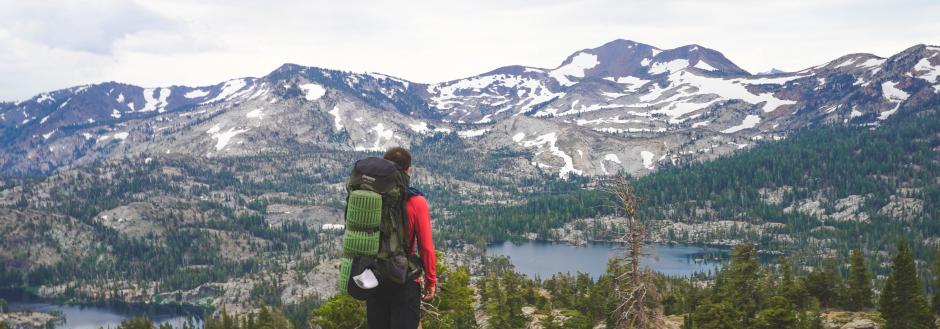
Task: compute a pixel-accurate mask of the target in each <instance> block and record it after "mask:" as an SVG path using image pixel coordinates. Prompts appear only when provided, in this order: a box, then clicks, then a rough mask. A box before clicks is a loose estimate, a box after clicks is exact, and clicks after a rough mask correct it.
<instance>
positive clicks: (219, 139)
mask: <svg viewBox="0 0 940 329" xmlns="http://www.w3.org/2000/svg"><path fill="white" fill-rule="evenodd" d="M213 130H214V132H210V134H212V139H215V140H216V142H215V150H216V151H221V150H222V149H224V148H225V146H226V145H228V143H229V141H231V140H232V137H235V136H236V135H238V134H241V133H244V132H247V131H248V128H245V129H235V128H234V127H233V128H229V129H228V130H226V131H225V132H219V129H218V125H216V126H215V127H212V129H210V130H209V131H213Z"/></svg>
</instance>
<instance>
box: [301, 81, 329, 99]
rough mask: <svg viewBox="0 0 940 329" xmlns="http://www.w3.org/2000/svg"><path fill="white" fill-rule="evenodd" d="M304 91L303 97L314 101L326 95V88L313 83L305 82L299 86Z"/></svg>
mask: <svg viewBox="0 0 940 329" xmlns="http://www.w3.org/2000/svg"><path fill="white" fill-rule="evenodd" d="M299 87H300V89H301V90H303V91H304V99H306V100H308V101H315V100H318V99H320V97H323V95H326V89H324V88H323V86H320V85H318V84H315V83H307V84H302V85H300V86H299Z"/></svg>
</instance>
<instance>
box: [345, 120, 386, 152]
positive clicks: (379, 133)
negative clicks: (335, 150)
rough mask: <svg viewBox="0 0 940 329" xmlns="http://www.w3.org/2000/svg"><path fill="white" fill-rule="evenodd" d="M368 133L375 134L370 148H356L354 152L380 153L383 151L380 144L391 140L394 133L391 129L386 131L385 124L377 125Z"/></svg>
mask: <svg viewBox="0 0 940 329" xmlns="http://www.w3.org/2000/svg"><path fill="white" fill-rule="evenodd" d="M369 133H373V134H375V142H374V143H373V144H372V146H371V147H364V146H356V147H355V150H356V151H373V152H380V151H382V150H383V148H382V143H383V142H387V141H389V140H391V139H392V138H393V137H395V131H394V130H392V129H386V128H385V124H382V123H379V124H376V125H375V127H372V129H370V130H369Z"/></svg>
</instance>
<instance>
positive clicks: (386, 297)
mask: <svg viewBox="0 0 940 329" xmlns="http://www.w3.org/2000/svg"><path fill="white" fill-rule="evenodd" d="M376 289H379V290H378V291H376V294H375V296H373V297H372V298H370V299H369V300H368V301H366V318H367V319H368V320H369V329H415V328H418V321H419V320H420V311H421V286H420V285H418V283H417V282H414V281H411V280H408V282H406V283H405V284H404V285H396V284H387V285H379V287H378V288H376Z"/></svg>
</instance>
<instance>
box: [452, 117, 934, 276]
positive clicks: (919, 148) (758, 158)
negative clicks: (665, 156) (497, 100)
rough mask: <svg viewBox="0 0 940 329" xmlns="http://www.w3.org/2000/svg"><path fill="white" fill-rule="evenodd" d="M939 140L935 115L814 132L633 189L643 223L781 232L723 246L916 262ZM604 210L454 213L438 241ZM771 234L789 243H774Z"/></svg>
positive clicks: (548, 206) (593, 195)
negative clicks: (721, 224)
mask: <svg viewBox="0 0 940 329" xmlns="http://www.w3.org/2000/svg"><path fill="white" fill-rule="evenodd" d="M938 132H940V113H938V108H936V107H933V108H927V109H923V110H921V111H912V112H906V113H902V114H899V115H897V116H896V117H892V118H891V119H890V120H888V121H886V122H884V124H883V125H882V126H880V127H878V128H877V129H869V128H868V127H848V126H825V125H821V126H817V127H813V128H811V129H806V130H802V131H798V132H795V133H793V134H792V135H791V136H790V137H788V138H787V139H786V140H783V141H779V142H774V143H766V144H763V145H760V146H758V147H754V148H751V149H748V150H743V151H740V152H737V153H735V154H732V155H729V156H723V157H720V158H718V159H715V160H713V161H707V162H702V163H695V164H691V165H685V166H677V167H666V168H663V169H660V170H658V171H656V172H654V173H652V174H650V175H647V176H644V177H641V178H639V179H637V180H636V182H635V185H636V189H637V191H638V193H639V194H640V195H641V196H642V197H643V199H644V202H643V203H642V206H641V211H640V213H641V217H642V219H644V220H673V221H682V222H689V223H696V222H715V221H719V220H733V221H738V222H742V223H752V224H754V223H765V222H773V223H780V224H785V226H784V225H776V226H771V228H770V229H767V230H765V231H763V232H762V233H760V234H755V233H753V232H748V231H743V230H742V231H739V232H737V233H726V234H728V236H725V237H724V238H727V239H747V240H751V241H753V242H756V243H758V244H759V245H760V246H761V247H762V248H773V249H782V250H790V251H792V252H796V253H799V252H800V251H806V252H808V253H807V254H808V255H819V254H820V250H830V251H831V252H832V254H833V255H838V256H840V257H847V256H848V252H849V251H850V250H851V249H853V248H862V249H863V250H867V251H869V252H874V251H879V250H884V251H890V250H891V248H892V247H893V246H894V245H896V243H897V241H898V239H900V238H902V237H906V238H908V239H909V240H910V241H913V242H914V243H912V247H913V249H914V252H915V255H917V256H918V259H922V260H927V259H930V258H931V257H932V253H933V247H932V246H930V245H932V244H933V242H935V241H936V239H937V238H938V237H940V181H938V179H940V134H938ZM851 201H855V202H851ZM609 204H610V199H609V198H608V197H607V196H606V195H605V194H604V192H602V191H601V190H598V189H585V190H579V189H572V190H566V191H559V192H558V193H553V194H546V195H536V196H533V197H531V198H530V199H529V200H528V202H527V203H525V204H521V205H511V206H504V205H495V206H477V205H473V206H464V207H458V209H457V211H456V212H455V215H454V216H452V217H451V218H449V219H448V220H447V221H446V222H445V225H444V226H445V232H447V233H445V234H446V236H448V237H458V236H459V237H463V238H464V239H467V240H470V241H473V240H479V239H482V240H486V241H490V242H492V241H499V240H507V239H514V238H519V237H520V236H521V235H522V234H523V233H528V232H532V233H537V234H539V236H540V237H552V232H551V229H553V228H558V227H561V226H562V225H564V224H565V223H567V222H569V221H571V220H572V219H575V218H583V217H594V216H603V215H609V214H611V210H612V209H613V208H611V207H610V206H609ZM458 232H459V235H458V234H456V233H458ZM596 234H598V236H597V237H598V238H601V239H603V238H610V237H612V235H611V234H610V232H597V233H596ZM781 234H782V235H786V236H789V237H790V238H791V239H792V240H790V241H787V239H779V238H775V236H779V235H781ZM680 242H681V241H680ZM801 248H806V250H800V249H801ZM885 261H887V259H885ZM875 270H876V271H878V269H875Z"/></svg>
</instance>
